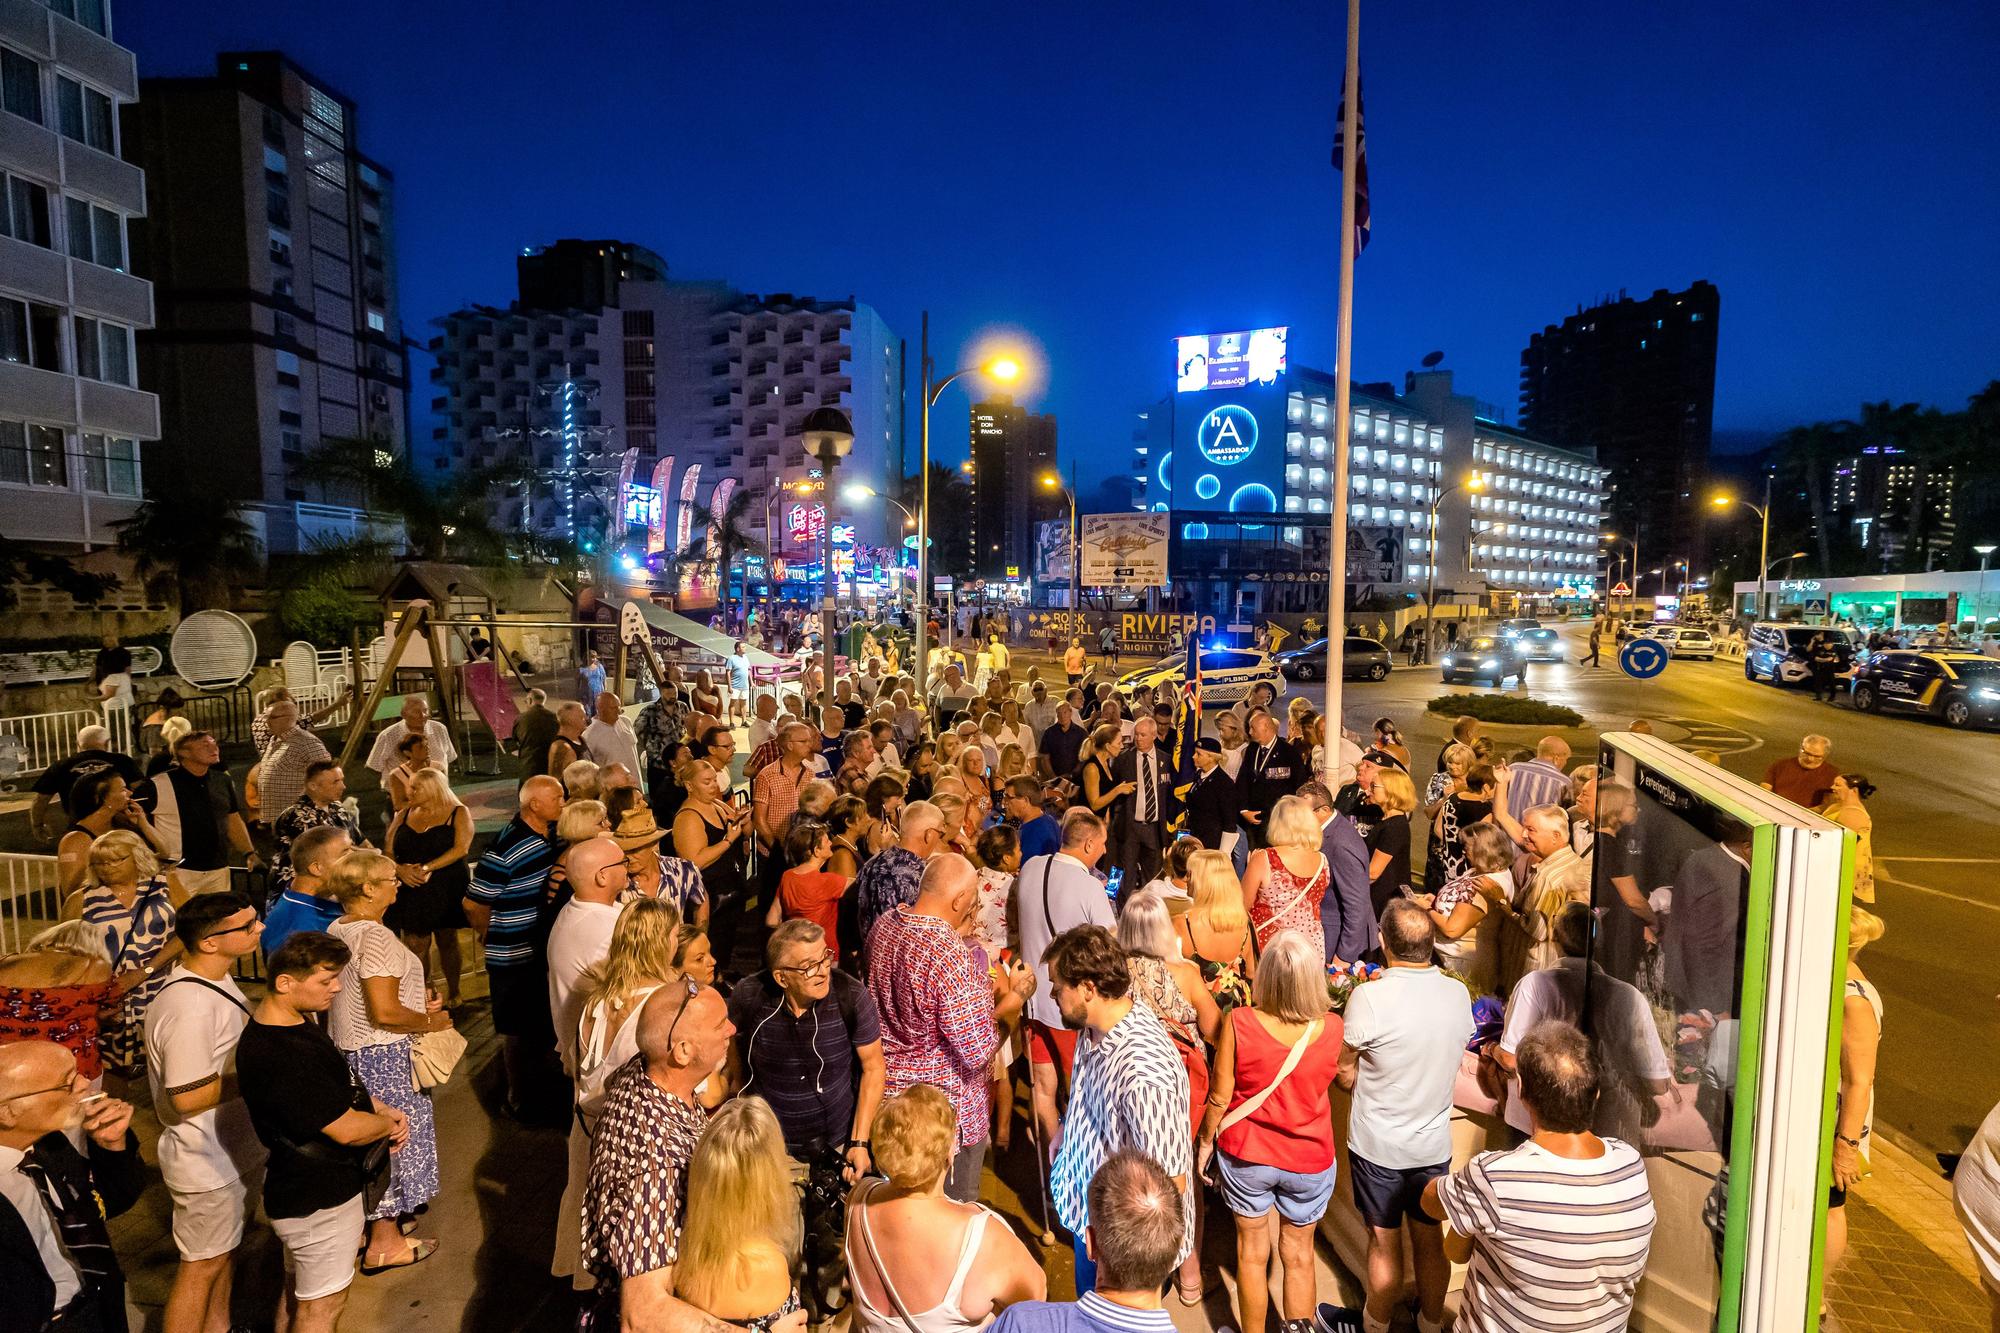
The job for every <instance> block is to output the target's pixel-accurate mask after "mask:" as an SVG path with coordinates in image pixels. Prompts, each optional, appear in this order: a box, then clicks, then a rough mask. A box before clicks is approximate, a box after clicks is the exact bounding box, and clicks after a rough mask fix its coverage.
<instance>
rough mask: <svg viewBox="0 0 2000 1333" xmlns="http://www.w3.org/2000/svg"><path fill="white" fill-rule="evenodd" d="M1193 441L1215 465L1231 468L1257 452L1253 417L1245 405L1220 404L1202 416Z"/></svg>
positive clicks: (1255, 419)
mask: <svg viewBox="0 0 2000 1333" xmlns="http://www.w3.org/2000/svg"><path fill="white" fill-rule="evenodd" d="M1195 443H1196V444H1197V445H1198V446H1199V447H1200V449H1201V453H1202V457H1204V458H1206V459H1207V460H1208V461H1209V462H1211V463H1213V464H1215V465H1216V466H1217V467H1234V466H1236V465H1237V464H1238V463H1241V462H1243V461H1244V460H1245V459H1247V458H1249V457H1250V455H1251V454H1253V453H1255V452H1256V451H1257V418H1256V417H1255V416H1253V415H1252V414H1251V412H1250V409H1249V408H1247V407H1242V406H1239V405H1238V404H1236V403H1224V404H1223V405H1222V406H1220V407H1217V408H1215V409H1213V410H1212V411H1210V412H1209V414H1208V415H1207V416H1206V417H1205V418H1203V420H1202V423H1201V429H1200V431H1199V432H1198V433H1197V434H1196V436H1195Z"/></svg>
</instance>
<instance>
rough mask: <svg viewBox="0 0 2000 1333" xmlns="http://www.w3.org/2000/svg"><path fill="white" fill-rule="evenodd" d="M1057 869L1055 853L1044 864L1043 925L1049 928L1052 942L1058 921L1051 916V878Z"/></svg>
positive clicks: (1050, 854)
mask: <svg viewBox="0 0 2000 1333" xmlns="http://www.w3.org/2000/svg"><path fill="white" fill-rule="evenodd" d="M1055 869H1056V858H1055V853H1053V852H1051V853H1049V859H1048V860H1046V861H1044V862H1042V924H1043V925H1044V926H1047V927H1048V929H1049V938H1050V939H1051V940H1053V939H1055V937H1056V919H1055V917H1053V916H1051V915H1050V914H1049V876H1050V875H1052V874H1054V873H1055Z"/></svg>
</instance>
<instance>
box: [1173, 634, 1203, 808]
mask: <svg viewBox="0 0 2000 1333" xmlns="http://www.w3.org/2000/svg"><path fill="white" fill-rule="evenodd" d="M1199 739H1201V640H1200V637H1199V636H1198V635H1197V634H1195V633H1194V632H1193V631H1192V630H1190V631H1189V632H1188V636H1187V665H1186V666H1184V667H1182V668H1181V689H1180V698H1179V699H1177V700H1176V701H1175V707H1174V800H1175V802H1176V803H1178V804H1180V805H1181V806H1182V811H1181V813H1180V814H1177V815H1175V816H1174V819H1173V821H1172V823H1171V825H1170V827H1171V829H1172V830H1173V831H1174V832H1179V831H1180V827H1181V822H1182V821H1183V820H1184V819H1185V818H1186V816H1187V812H1186V808H1185V807H1186V803H1187V795H1188V792H1189V791H1191V790H1192V789H1193V788H1194V780H1195V778H1196V777H1198V776H1199V775H1198V774H1197V773H1196V772H1195V768H1194V743H1195V742H1196V741H1197V740H1199Z"/></svg>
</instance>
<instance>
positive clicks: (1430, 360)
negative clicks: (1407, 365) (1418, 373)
mask: <svg viewBox="0 0 2000 1333" xmlns="http://www.w3.org/2000/svg"><path fill="white" fill-rule="evenodd" d="M1443 360H1444V353H1443V352H1432V353H1431V354H1430V355H1428V356H1426V357H1425V358H1424V369H1425V370H1429V369H1430V368H1431V367H1432V366H1435V365H1437V364H1438V363H1439V362H1441V361H1443Z"/></svg>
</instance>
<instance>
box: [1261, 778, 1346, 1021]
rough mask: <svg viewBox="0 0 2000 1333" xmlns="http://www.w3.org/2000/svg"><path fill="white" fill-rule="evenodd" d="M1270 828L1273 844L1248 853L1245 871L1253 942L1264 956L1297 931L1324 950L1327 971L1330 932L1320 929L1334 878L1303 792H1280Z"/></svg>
mask: <svg viewBox="0 0 2000 1333" xmlns="http://www.w3.org/2000/svg"><path fill="white" fill-rule="evenodd" d="M1270 827H1271V832H1270V839H1271V845H1270V846H1269V847H1267V848H1265V849H1264V850H1263V851H1261V852H1252V853H1251V854H1250V864H1249V867H1248V868H1247V869H1246V870H1245V871H1244V874H1243V910H1244V911H1245V912H1246V913H1248V914H1249V917H1250V935H1251V940H1252V942H1253V943H1254V944H1255V945H1256V953H1257V954H1262V953H1263V952H1264V950H1265V949H1267V948H1269V947H1270V946H1271V943H1272V941H1273V940H1275V939H1277V937H1278V936H1279V935H1280V934H1282V933H1283V932H1285V931H1287V930H1290V931H1295V932H1297V933H1298V934H1300V935H1303V936H1305V937H1306V938H1307V940H1309V941H1310V942H1312V944H1313V945H1314V947H1315V948H1317V949H1319V950H1320V951H1321V956H1320V964H1319V965H1320V968H1321V970H1322V971H1324V969H1325V967H1326V957H1325V949H1326V935H1325V933H1324V932H1323V931H1321V929H1320V924H1319V902H1320V899H1322V898H1324V897H1326V890H1327V886H1328V885H1329V884H1331V883H1332V882H1333V877H1332V875H1331V873H1330V872H1329V871H1328V870H1327V865H1326V856H1325V854H1324V853H1322V852H1321V851H1320V849H1319V839H1320V827H1319V821H1318V820H1317V819H1314V818H1313V812H1312V806H1311V805H1310V804H1308V803H1307V801H1306V799H1305V798H1304V797H1303V796H1281V797H1279V798H1278V800H1277V802H1276V803H1275V804H1273V805H1272V806H1271V826H1270ZM1322 980H1324V978H1322ZM1322 989H1324V987H1322Z"/></svg>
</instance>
